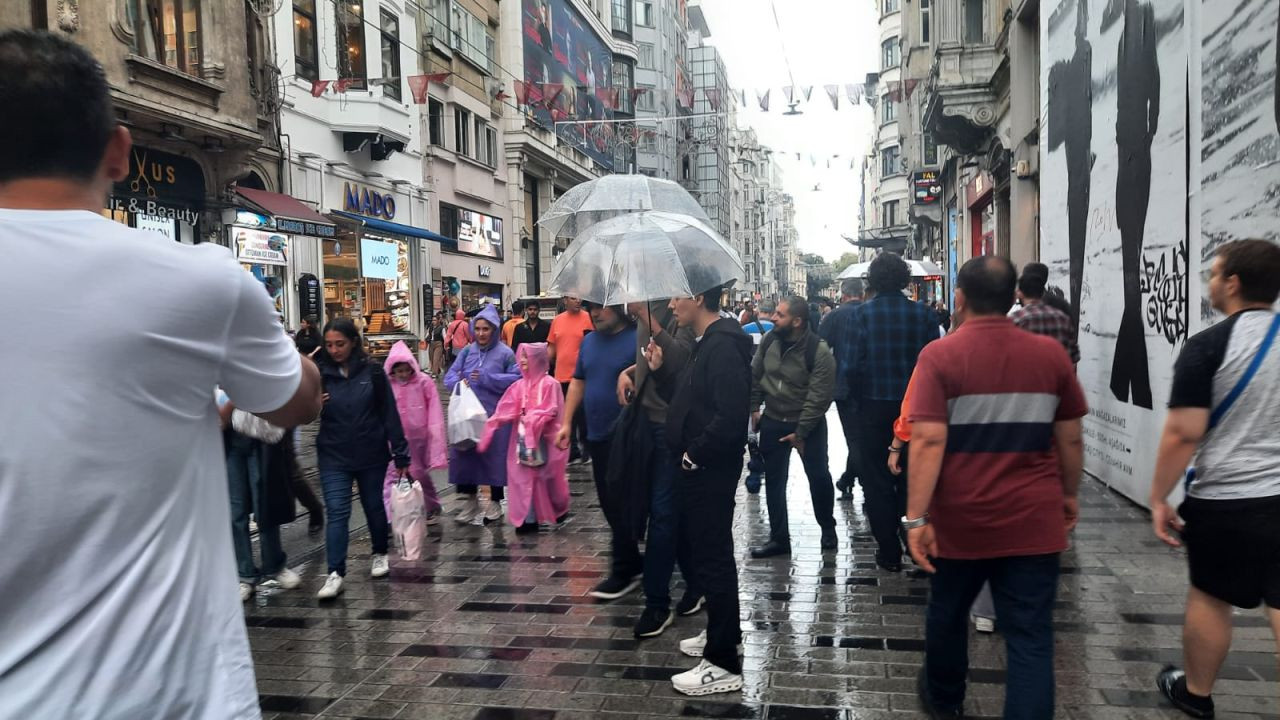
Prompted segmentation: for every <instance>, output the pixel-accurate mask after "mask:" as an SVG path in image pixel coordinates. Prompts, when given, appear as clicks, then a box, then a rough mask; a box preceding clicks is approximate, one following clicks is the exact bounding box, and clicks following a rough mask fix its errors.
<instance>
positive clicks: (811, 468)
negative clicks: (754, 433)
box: [760, 416, 836, 547]
mask: <svg viewBox="0 0 1280 720" xmlns="http://www.w3.org/2000/svg"><path fill="white" fill-rule="evenodd" d="M795 430H796V423H784V422H781V421H778V420H774V419H773V418H771V417H768V416H765V417H761V418H760V452H761V454H763V455H764V482H765V492H766V493H767V494H766V497H765V500H766V501H767V502H768V505H769V539H770V540H773V541H774V542H776V543H778V544H779V545H785V546H787V547H790V546H791V524H790V522H789V518H788V514H787V479H788V476H789V475H790V469H791V468H790V466H791V452H792V450H793V448H792V447H791V443H789V442H788V443H784V442H782V438H784V437H786V436H787V435H790V434H791V433H793V432H795ZM800 459H801V460H802V461H803V462H804V474H805V475H806V476H808V479H809V497H810V499H811V500H812V501H813V515H814V518H815V519H816V520H817V521H818V527H821V528H822V530H823V532H834V531H835V529H836V518H835V505H836V491H835V488H834V487H832V485H831V470H830V469H828V465H827V421H826V419H825V418H824V419H823V420H820V421H819V422H818V426H817V427H815V428H814V429H813V431H812V432H810V433H809V437H807V438H805V443H804V452H803V453H801V454H800Z"/></svg>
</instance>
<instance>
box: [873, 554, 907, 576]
mask: <svg viewBox="0 0 1280 720" xmlns="http://www.w3.org/2000/svg"><path fill="white" fill-rule="evenodd" d="M876 567H878V568H880V569H881V570H884V571H885V572H891V573H898V572H902V559H901V558H899V559H897V560H881V559H880V558H879V557H876Z"/></svg>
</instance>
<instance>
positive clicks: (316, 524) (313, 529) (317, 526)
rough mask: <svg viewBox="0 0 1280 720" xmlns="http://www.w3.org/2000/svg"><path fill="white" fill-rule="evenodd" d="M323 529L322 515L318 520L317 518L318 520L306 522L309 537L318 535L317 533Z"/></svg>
mask: <svg viewBox="0 0 1280 720" xmlns="http://www.w3.org/2000/svg"><path fill="white" fill-rule="evenodd" d="M323 530H324V518H323V517H322V518H319V520H318V521H315V520H313V521H311V522H308V523H307V534H308V535H310V536H311V537H315V536H317V535H319V534H320V533H321V531H323Z"/></svg>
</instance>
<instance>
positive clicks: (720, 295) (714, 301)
mask: <svg viewBox="0 0 1280 720" xmlns="http://www.w3.org/2000/svg"><path fill="white" fill-rule="evenodd" d="M728 289H729V286H728V285H717V286H716V287H713V288H711V289H710V290H707V291H706V292H701V293H698V295H697V296H701V297H702V306H703V307H705V308H706V309H707V312H713V313H718V312H720V307H721V305H722V304H723V303H724V295H725V292H724V291H725V290H728ZM697 296H695V297H697Z"/></svg>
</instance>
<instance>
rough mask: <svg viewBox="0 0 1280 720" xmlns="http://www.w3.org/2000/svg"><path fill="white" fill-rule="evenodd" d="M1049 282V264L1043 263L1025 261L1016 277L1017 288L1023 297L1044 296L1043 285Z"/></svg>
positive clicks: (1038, 297) (1036, 297)
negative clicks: (1020, 275)
mask: <svg viewBox="0 0 1280 720" xmlns="http://www.w3.org/2000/svg"><path fill="white" fill-rule="evenodd" d="M1048 283H1049V266H1048V265H1045V264H1044V263H1027V264H1026V265H1024V266H1023V268H1022V277H1020V278H1018V289H1019V290H1021V291H1022V294H1023V295H1024V296H1025V297H1028V298H1030V299H1032V300H1039V299H1041V298H1043V297H1044V286H1045V285H1047V284H1048Z"/></svg>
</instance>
